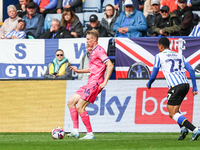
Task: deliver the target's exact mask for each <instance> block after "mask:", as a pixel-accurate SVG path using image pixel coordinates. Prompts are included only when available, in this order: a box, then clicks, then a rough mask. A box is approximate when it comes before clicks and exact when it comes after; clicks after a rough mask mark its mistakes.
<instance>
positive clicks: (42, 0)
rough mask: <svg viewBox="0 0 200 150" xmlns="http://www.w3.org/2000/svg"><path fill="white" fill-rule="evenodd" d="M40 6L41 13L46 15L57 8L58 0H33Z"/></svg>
mask: <svg viewBox="0 0 200 150" xmlns="http://www.w3.org/2000/svg"><path fill="white" fill-rule="evenodd" d="M33 2H35V3H36V4H37V5H38V6H39V7H40V13H42V14H43V16H44V18H45V16H46V15H47V14H48V13H49V12H50V11H51V10H53V9H55V8H56V6H57V3H58V0H33Z"/></svg>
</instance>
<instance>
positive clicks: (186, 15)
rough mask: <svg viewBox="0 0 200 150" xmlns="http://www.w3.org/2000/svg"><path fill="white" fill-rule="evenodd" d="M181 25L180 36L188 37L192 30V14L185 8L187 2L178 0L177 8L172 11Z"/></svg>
mask: <svg viewBox="0 0 200 150" xmlns="http://www.w3.org/2000/svg"><path fill="white" fill-rule="evenodd" d="M173 13H175V14H176V16H177V17H178V18H179V20H180V23H181V30H180V36H188V35H189V34H190V32H191V30H192V27H193V24H192V20H193V13H192V11H191V10H190V9H189V7H188V6H187V0H179V1H178V8H177V10H174V12H173Z"/></svg>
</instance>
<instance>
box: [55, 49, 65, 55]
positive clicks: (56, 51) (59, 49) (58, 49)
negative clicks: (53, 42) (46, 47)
mask: <svg viewBox="0 0 200 150" xmlns="http://www.w3.org/2000/svg"><path fill="white" fill-rule="evenodd" d="M58 51H61V52H63V54H64V51H63V50H62V49H58V50H57V51H56V53H57V52H58Z"/></svg>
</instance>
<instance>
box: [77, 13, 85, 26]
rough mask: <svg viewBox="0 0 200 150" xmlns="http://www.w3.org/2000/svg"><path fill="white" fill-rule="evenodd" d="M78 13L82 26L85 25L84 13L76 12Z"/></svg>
mask: <svg viewBox="0 0 200 150" xmlns="http://www.w3.org/2000/svg"><path fill="white" fill-rule="evenodd" d="M76 15H77V16H78V18H79V20H80V22H81V23H82V26H85V24H84V19H83V13H76Z"/></svg>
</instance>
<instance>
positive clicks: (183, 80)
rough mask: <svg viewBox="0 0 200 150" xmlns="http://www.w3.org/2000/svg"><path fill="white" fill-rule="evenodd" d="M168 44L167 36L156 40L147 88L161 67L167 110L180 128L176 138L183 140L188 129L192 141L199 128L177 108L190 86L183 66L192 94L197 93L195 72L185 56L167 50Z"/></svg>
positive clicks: (199, 131) (199, 133)
mask: <svg viewBox="0 0 200 150" xmlns="http://www.w3.org/2000/svg"><path fill="white" fill-rule="evenodd" d="M169 45H170V41H169V39H168V38H166V37H162V38H160V40H159V42H158V49H159V51H160V53H159V54H157V55H156V56H155V62H154V67H153V72H152V74H151V76H150V78H149V82H148V83H147V88H148V89H150V88H151V84H152V83H153V82H154V80H155V79H156V75H157V74H158V71H159V68H161V70H162V72H163V74H164V76H165V79H166V80H167V83H168V87H169V91H168V96H167V100H168V101H167V109H168V111H169V116H170V117H171V118H172V119H173V120H175V121H176V122H177V123H178V124H179V126H180V128H181V132H180V136H179V138H178V140H183V139H184V138H185V137H186V135H187V134H188V132H189V131H188V129H189V130H191V131H192V132H193V136H192V139H191V140H190V141H194V140H197V138H198V137H199V135H200V130H199V129H198V128H197V127H195V126H194V125H193V124H192V123H191V122H189V121H188V120H187V118H186V117H185V116H183V115H182V114H181V113H180V112H179V108H180V105H181V103H182V101H183V99H184V97H185V96H186V94H187V93H188V91H189V87H190V86H189V82H188V79H187V77H186V74H185V71H184V68H185V69H186V70H187V71H188V72H189V74H190V77H191V79H192V84H193V90H192V92H193V95H196V94H198V90H197V85H196V77H195V73H194V70H193V68H192V66H191V65H190V64H189V62H188V61H187V60H186V59H185V57H184V56H183V55H182V54H179V53H176V52H173V51H171V50H169Z"/></svg>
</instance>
